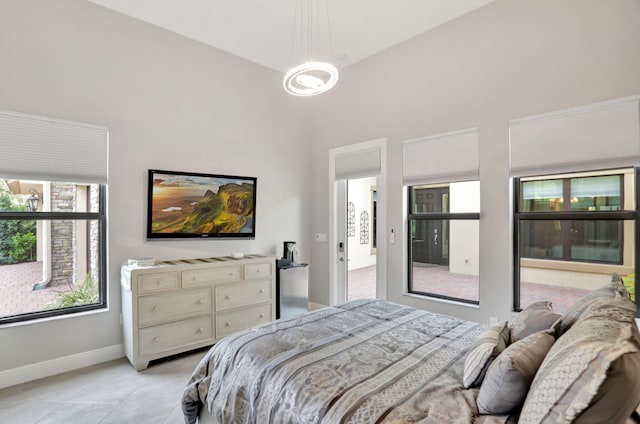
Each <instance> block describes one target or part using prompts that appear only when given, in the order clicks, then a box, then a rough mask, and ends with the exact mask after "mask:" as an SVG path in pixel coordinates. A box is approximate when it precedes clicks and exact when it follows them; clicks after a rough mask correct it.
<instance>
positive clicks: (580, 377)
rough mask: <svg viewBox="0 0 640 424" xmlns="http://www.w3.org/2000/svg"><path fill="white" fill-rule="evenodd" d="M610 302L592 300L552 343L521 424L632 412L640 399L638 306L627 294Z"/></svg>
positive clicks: (577, 419) (574, 419)
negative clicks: (639, 383) (627, 297)
mask: <svg viewBox="0 0 640 424" xmlns="http://www.w3.org/2000/svg"><path fill="white" fill-rule="evenodd" d="M605 300H606V299H602V300H600V301H598V302H596V303H595V304H593V305H592V306H591V308H590V309H589V310H588V311H586V312H585V313H584V315H583V316H582V317H581V318H580V319H579V320H578V321H577V322H576V323H575V324H574V325H573V326H572V327H571V328H570V329H569V330H567V332H566V333H565V334H563V335H562V337H560V338H559V339H558V340H557V341H556V343H555V344H554V345H553V346H552V347H551V350H550V351H549V353H548V354H547V356H546V357H545V359H544V361H543V362H542V365H541V366H540V369H539V370H538V373H537V374H536V376H535V378H534V380H533V383H532V384H531V388H530V389H529V393H528V394H527V397H526V400H525V402H524V406H523V407H522V412H521V414H520V421H519V422H521V423H523V424H528V423H547V422H554V423H555V422H577V423H579V422H583V423H587V422H592V421H589V420H590V419H591V418H594V417H600V416H605V417H609V418H610V417H613V416H616V417H618V416H627V417H628V416H629V415H631V413H632V411H633V409H634V408H635V405H637V403H638V401H639V400H640V399H639V398H640V385H638V384H637V381H638V379H640V368H638V364H640V335H639V334H638V329H637V327H636V325H635V320H634V315H635V305H634V304H633V303H632V302H631V301H630V300H629V299H625V298H623V297H616V298H611V299H608V302H605ZM629 382H634V383H633V384H631V383H629ZM622 387H625V388H626V389H622ZM622 392H624V393H622ZM593 422H597V421H593ZM606 422H612V423H613V422H623V421H620V420H619V421H614V420H612V419H607V420H606Z"/></svg>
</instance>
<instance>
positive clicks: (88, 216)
mask: <svg viewBox="0 0 640 424" xmlns="http://www.w3.org/2000/svg"><path fill="white" fill-rule="evenodd" d="M98 187H99V188H98V212H38V211H35V212H27V211H25V212H0V220H34V221H47V220H49V221H52V220H67V221H89V220H94V221H98V235H99V241H98V256H99V260H98V291H99V301H98V302H97V303H92V304H90V305H79V306H71V307H68V308H62V309H53V310H46V311H34V312H26V313H23V314H19V315H10V316H7V317H0V326H1V325H2V324H8V323H18V322H29V321H33V320H37V319H41V318H50V317H56V316H63V315H72V314H77V313H80V312H87V311H93V310H97V309H105V308H107V216H106V210H107V208H106V199H107V195H106V191H107V187H106V184H98Z"/></svg>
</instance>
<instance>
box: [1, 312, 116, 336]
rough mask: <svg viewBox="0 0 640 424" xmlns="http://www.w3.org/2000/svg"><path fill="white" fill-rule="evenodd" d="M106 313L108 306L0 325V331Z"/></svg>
mask: <svg viewBox="0 0 640 424" xmlns="http://www.w3.org/2000/svg"><path fill="white" fill-rule="evenodd" d="M106 312H109V307H108V306H105V307H104V308H99V309H92V310H90V311H83V312H76V313H68V314H61V315H55V316H51V317H45V318H34V319H30V320H27V321H17V322H8V323H6V324H0V330H2V329H4V328H12V327H23V326H27V325H37V324H43V323H47V322H51V321H58V320H63V319H72V318H80V317H85V316H88V315H95V314H103V313H106Z"/></svg>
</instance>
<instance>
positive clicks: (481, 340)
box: [462, 321, 509, 389]
mask: <svg viewBox="0 0 640 424" xmlns="http://www.w3.org/2000/svg"><path fill="white" fill-rule="evenodd" d="M508 340H509V327H508V326H507V321H501V322H499V323H498V324H495V325H493V326H491V327H490V328H489V329H488V330H485V331H483V332H482V333H480V335H479V336H478V338H477V339H476V341H475V342H474V343H473V345H472V346H471V348H470V349H469V352H467V357H466V359H465V361H464V373H463V375H462V385H463V386H464V388H465V389H468V388H469V387H473V386H477V385H479V384H480V383H482V379H483V378H484V375H485V373H486V372H487V368H489V365H491V362H493V359H494V358H495V357H496V356H498V355H499V354H500V352H502V351H503V350H504V349H505V348H506V347H507V343H508Z"/></svg>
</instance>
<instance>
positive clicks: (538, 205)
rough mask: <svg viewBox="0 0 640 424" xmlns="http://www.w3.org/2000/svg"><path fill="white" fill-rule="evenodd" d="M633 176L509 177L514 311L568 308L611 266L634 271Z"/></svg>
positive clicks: (623, 273)
mask: <svg viewBox="0 0 640 424" xmlns="http://www.w3.org/2000/svg"><path fill="white" fill-rule="evenodd" d="M636 181H637V177H636V175H635V171H634V170H633V169H631V168H627V169H622V170H614V171H599V172H582V173H575V174H564V175H548V176H542V177H534V178H525V177H522V178H516V179H515V180H514V189H515V195H514V199H516V204H515V205H514V206H515V231H514V237H515V240H514V247H515V254H516V266H515V267H514V271H515V278H514V281H515V290H514V293H515V299H514V304H515V309H516V310H520V309H521V308H524V307H526V306H527V305H529V304H530V303H533V302H535V301H538V300H551V301H552V302H553V304H554V309H555V310H556V311H558V312H566V310H567V309H568V308H569V307H570V306H571V305H572V304H573V303H574V302H575V300H576V299H578V298H579V297H581V296H583V295H584V294H586V293H587V292H588V291H590V290H593V289H597V288H599V287H601V286H602V285H603V284H604V283H605V282H606V281H608V280H609V278H610V276H611V273H612V272H617V273H618V274H620V275H621V276H622V277H623V279H625V278H630V277H632V276H633V275H634V274H635V263H636V261H635V232H636V219H637V218H636V217H637V214H636V212H635V211H636V194H635V193H636Z"/></svg>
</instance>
